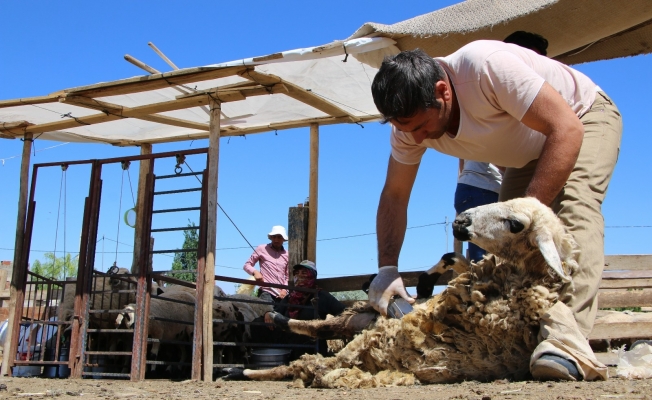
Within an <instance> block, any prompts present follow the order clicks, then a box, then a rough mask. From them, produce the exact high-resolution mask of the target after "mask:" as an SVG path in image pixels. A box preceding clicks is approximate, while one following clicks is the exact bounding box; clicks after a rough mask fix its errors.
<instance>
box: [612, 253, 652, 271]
mask: <svg viewBox="0 0 652 400" xmlns="http://www.w3.org/2000/svg"><path fill="white" fill-rule="evenodd" d="M604 261H605V267H604V270H605V271H613V270H652V254H627V255H609V256H604Z"/></svg>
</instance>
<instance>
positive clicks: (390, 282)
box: [369, 266, 414, 317]
mask: <svg viewBox="0 0 652 400" xmlns="http://www.w3.org/2000/svg"><path fill="white" fill-rule="evenodd" d="M394 295H399V296H401V297H402V298H403V299H405V301H407V302H408V303H410V304H412V303H414V299H413V298H411V297H410V296H408V294H407V292H406V291H405V286H404V285H403V279H401V275H399V273H398V268H397V267H393V266H388V267H380V268H379V269H378V275H377V276H376V278H375V279H374V280H373V281H372V282H371V285H369V303H370V304H371V306H372V307H373V308H375V309H376V311H378V312H379V313H381V314H382V315H383V316H385V317H386V316H387V305H388V304H389V300H390V299H391V298H392V296H394Z"/></svg>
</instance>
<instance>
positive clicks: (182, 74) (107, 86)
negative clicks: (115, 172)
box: [65, 67, 248, 97]
mask: <svg viewBox="0 0 652 400" xmlns="http://www.w3.org/2000/svg"><path fill="white" fill-rule="evenodd" d="M247 69H248V68H246V67H198V68H188V69H183V70H178V71H172V72H165V73H162V74H154V75H144V76H137V77H134V78H128V79H122V80H118V81H112V82H105V83H98V84H95V85H89V86H81V87H77V88H72V89H66V90H65V93H68V94H75V95H78V96H86V97H107V96H116V95H120V94H130V93H138V92H145V91H147V90H157V89H163V88H167V87H170V86H176V85H183V84H186V83H194V82H200V81H207V80H211V79H219V78H225V77H227V76H233V75H238V74H241V73H243V72H245V71H246V70H247Z"/></svg>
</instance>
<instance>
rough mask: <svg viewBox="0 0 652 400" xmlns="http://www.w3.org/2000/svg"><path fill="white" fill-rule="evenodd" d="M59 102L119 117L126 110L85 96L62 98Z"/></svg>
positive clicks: (117, 105)
mask: <svg viewBox="0 0 652 400" xmlns="http://www.w3.org/2000/svg"><path fill="white" fill-rule="evenodd" d="M59 102H60V103H66V104H72V105H75V106H79V107H84V108H90V109H91V110H98V111H102V112H109V113H112V114H118V115H122V111H123V110H124V109H125V108H126V107H123V106H121V105H119V104H114V103H109V102H108V101H102V100H96V99H94V98H92V97H84V96H72V95H71V96H65V97H61V98H60V99H59Z"/></svg>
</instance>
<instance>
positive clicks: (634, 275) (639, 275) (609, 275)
mask: <svg viewBox="0 0 652 400" xmlns="http://www.w3.org/2000/svg"><path fill="white" fill-rule="evenodd" d="M650 278H652V269H651V270H639V271H604V272H603V273H602V280H605V279H609V280H617V279H650Z"/></svg>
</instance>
